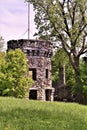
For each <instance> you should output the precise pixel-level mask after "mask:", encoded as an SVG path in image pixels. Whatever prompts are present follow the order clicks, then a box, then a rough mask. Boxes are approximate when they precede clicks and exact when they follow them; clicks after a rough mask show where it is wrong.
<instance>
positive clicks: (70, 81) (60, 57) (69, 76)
mask: <svg viewBox="0 0 87 130" xmlns="http://www.w3.org/2000/svg"><path fill="white" fill-rule="evenodd" d="M60 65H61V66H63V65H65V79H66V85H67V86H70V87H73V86H74V85H75V79H74V70H73V68H72V66H71V65H70V63H69V60H68V57H67V54H66V53H65V52H64V50H63V49H62V48H59V49H58V50H57V51H56V52H55V55H54V56H53V58H52V80H53V84H56V83H58V81H59V77H58V74H59V66H60Z"/></svg>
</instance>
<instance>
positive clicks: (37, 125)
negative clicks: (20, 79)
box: [0, 97, 87, 130]
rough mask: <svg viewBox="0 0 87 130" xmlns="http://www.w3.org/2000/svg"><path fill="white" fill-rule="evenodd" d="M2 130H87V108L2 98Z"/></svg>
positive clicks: (0, 126) (0, 105) (70, 104)
mask: <svg viewBox="0 0 87 130" xmlns="http://www.w3.org/2000/svg"><path fill="white" fill-rule="evenodd" d="M0 130H87V107H86V106H83V105H79V104H75V103H61V102H41V101H29V100H26V99H15V98H2V97H1V98H0Z"/></svg>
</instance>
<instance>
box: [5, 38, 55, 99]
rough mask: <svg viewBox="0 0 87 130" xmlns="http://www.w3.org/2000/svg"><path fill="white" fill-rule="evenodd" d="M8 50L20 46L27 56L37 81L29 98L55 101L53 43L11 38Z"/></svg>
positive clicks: (32, 73) (31, 72)
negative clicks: (52, 59) (52, 78)
mask: <svg viewBox="0 0 87 130" xmlns="http://www.w3.org/2000/svg"><path fill="white" fill-rule="evenodd" d="M7 47H8V51H9V50H10V49H17V48H20V49H21V50H22V51H23V52H24V53H25V54H26V56H27V63H28V65H29V75H30V76H32V79H33V80H34V81H35V84H34V86H33V87H32V88H30V94H29V99H35V100H43V101H53V99H54V88H52V81H51V57H52V54H53V52H52V50H53V45H52V43H51V42H48V41H42V40H27V39H19V40H10V41H8V42H7Z"/></svg>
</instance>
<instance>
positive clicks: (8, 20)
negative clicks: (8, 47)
mask: <svg viewBox="0 0 87 130" xmlns="http://www.w3.org/2000/svg"><path fill="white" fill-rule="evenodd" d="M27 29H28V8H27V3H25V0H0V35H1V36H2V37H3V39H4V40H5V41H6V42H7V41H9V40H13V39H26V38H28V32H27ZM35 31H36V29H35V24H34V11H33V6H32V5H30V39H34V37H33V35H34V33H35Z"/></svg>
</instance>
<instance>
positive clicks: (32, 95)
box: [29, 90, 37, 100]
mask: <svg viewBox="0 0 87 130" xmlns="http://www.w3.org/2000/svg"><path fill="white" fill-rule="evenodd" d="M29 99H32V100H37V90H30V93H29Z"/></svg>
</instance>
